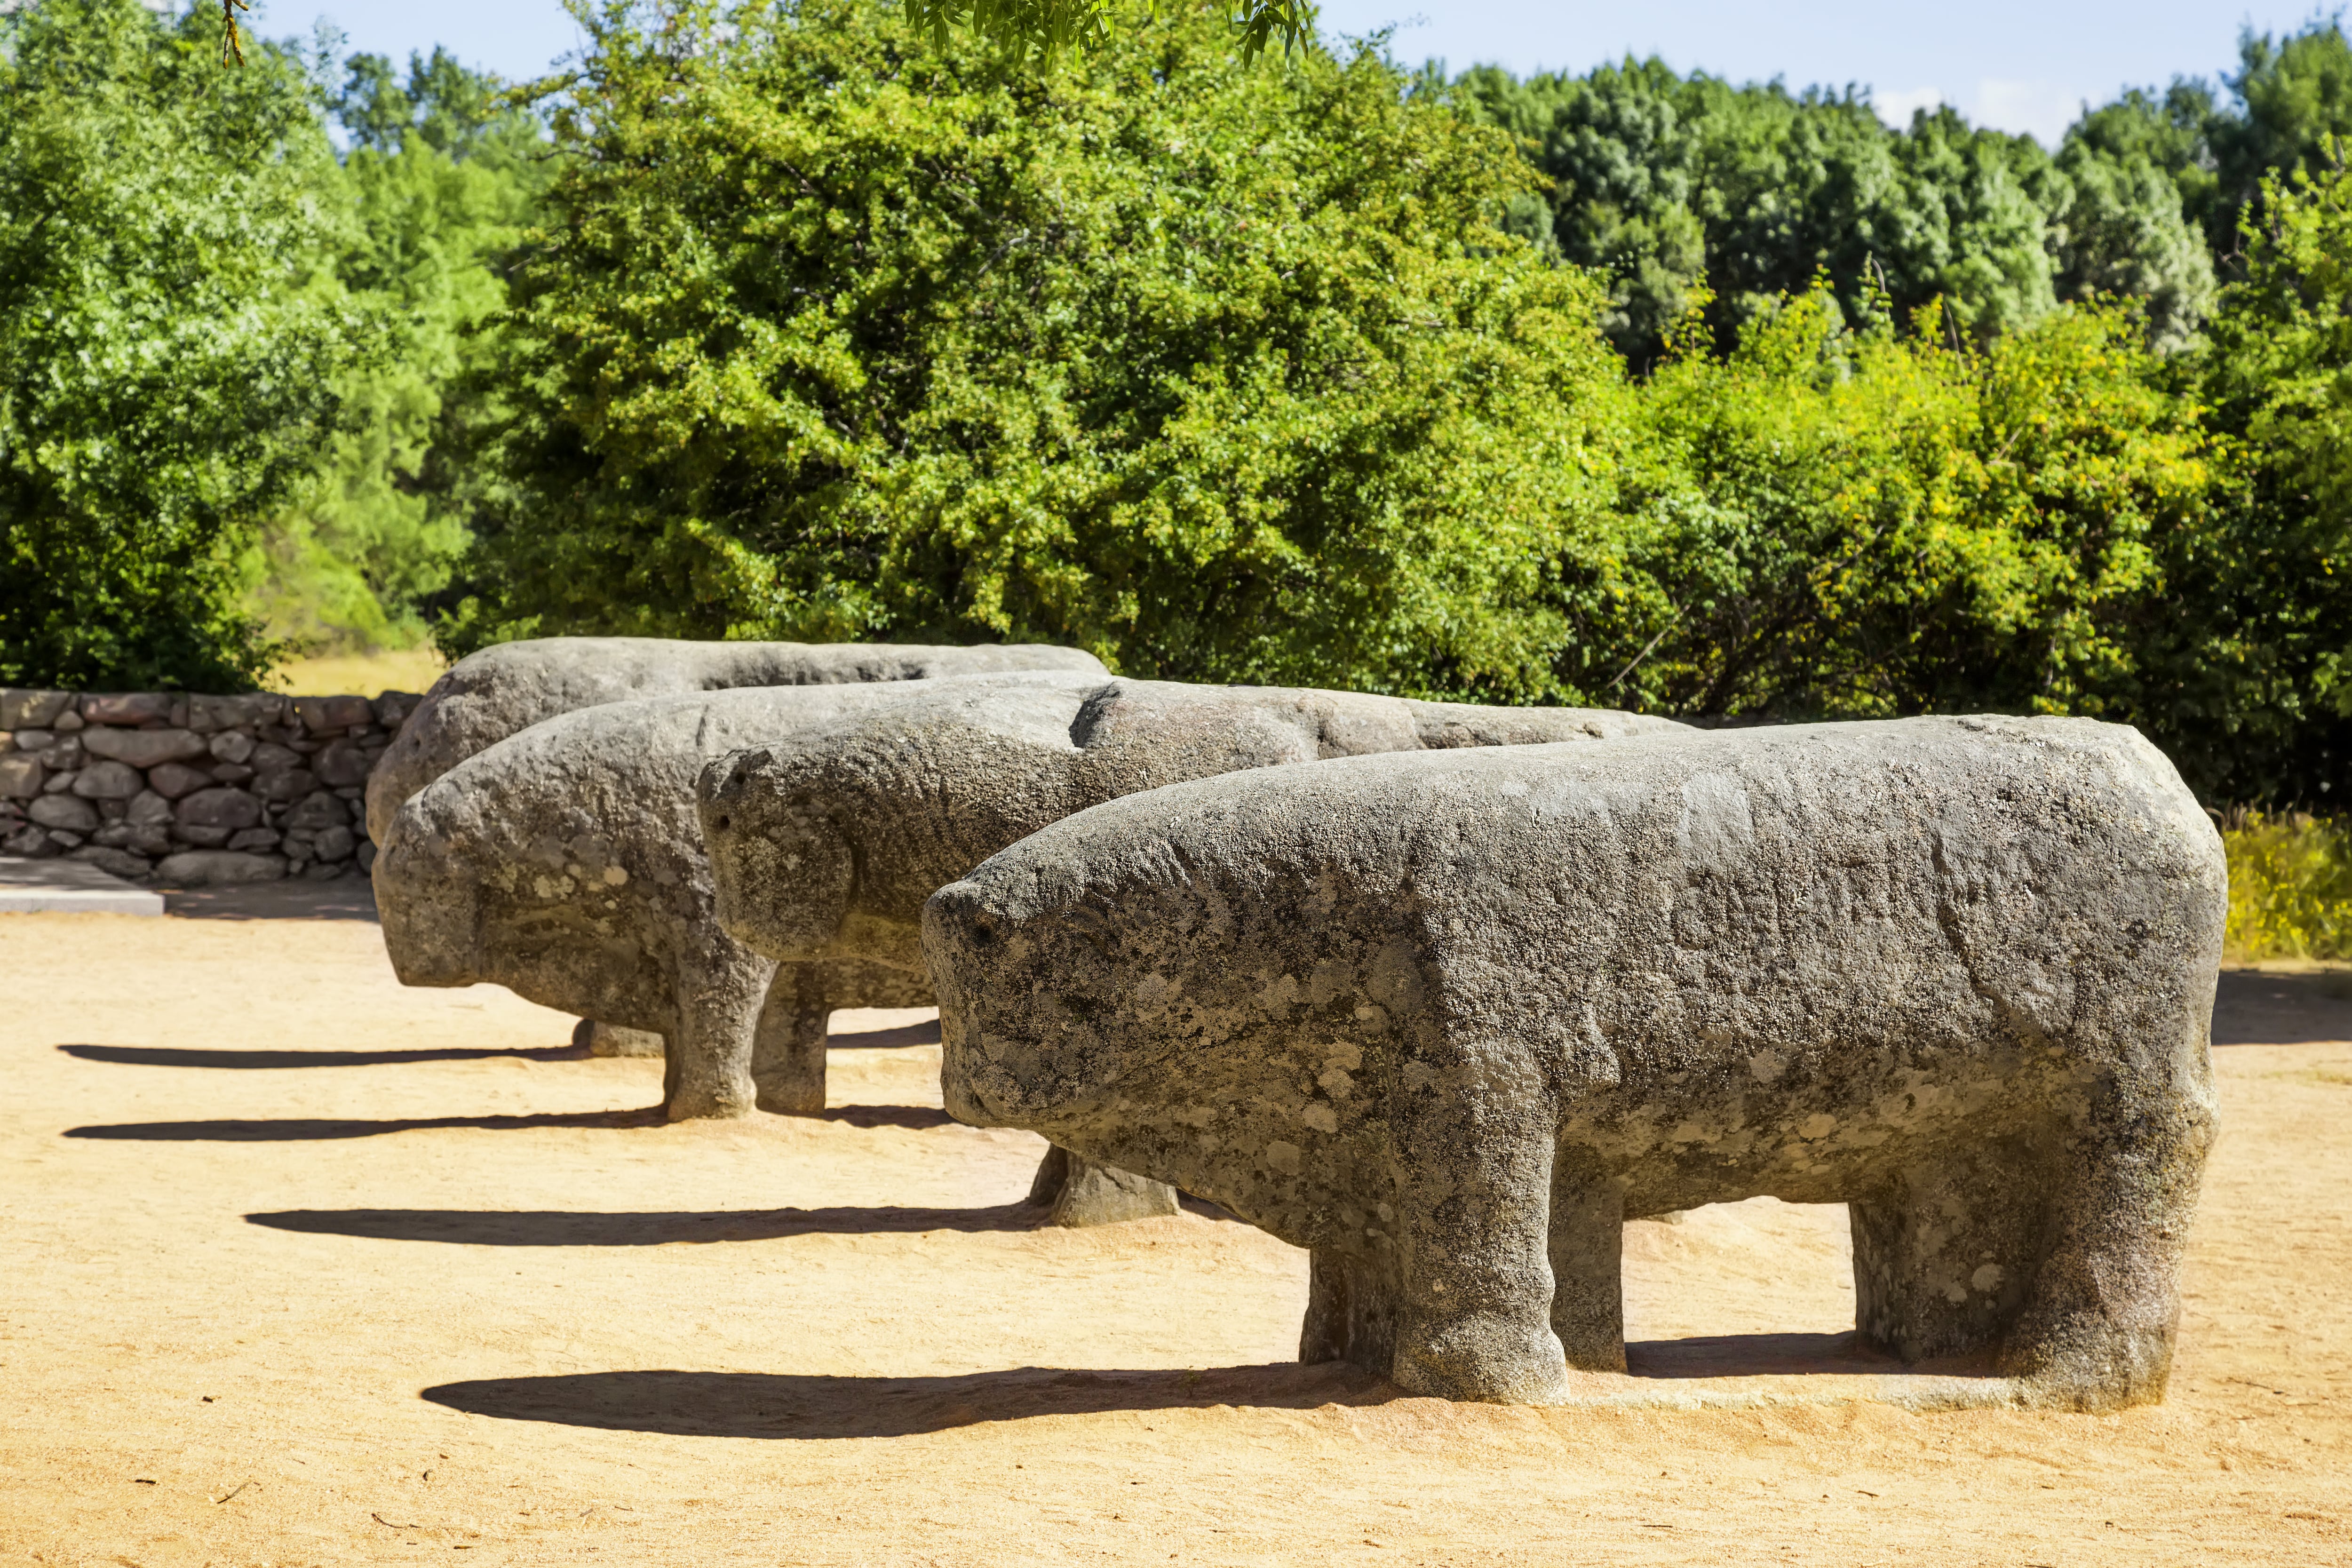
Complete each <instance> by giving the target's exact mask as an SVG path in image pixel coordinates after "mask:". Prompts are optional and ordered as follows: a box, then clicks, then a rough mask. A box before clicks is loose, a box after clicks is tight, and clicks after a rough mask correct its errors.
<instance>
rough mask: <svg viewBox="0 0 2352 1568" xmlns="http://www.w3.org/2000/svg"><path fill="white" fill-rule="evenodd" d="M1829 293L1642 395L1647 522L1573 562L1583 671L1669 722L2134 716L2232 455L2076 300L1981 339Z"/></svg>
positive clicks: (1631, 504)
mask: <svg viewBox="0 0 2352 1568" xmlns="http://www.w3.org/2000/svg"><path fill="white" fill-rule="evenodd" d="M1866 314H1867V316H1868V319H1869V320H1870V321H1872V323H1873V324H1872V325H1870V326H1869V327H1867V328H1865V329H1864V330H1861V331H1853V330H1849V329H1847V328H1845V327H1844V326H1843V324H1842V317H1843V310H1841V308H1840V307H1839V306H1838V305H1837V303H1836V301H1835V300H1834V299H1833V298H1832V295H1831V293H1830V291H1829V289H1828V287H1827V285H1826V284H1823V285H1822V286H1819V287H1817V288H1816V289H1813V290H1811V291H1810V292H1808V293H1807V294H1804V295H1801V296H1798V297H1795V298H1792V299H1788V300H1783V301H1781V302H1780V310H1778V311H1776V312H1774V313H1772V314H1770V315H1769V316H1760V317H1759V318H1758V319H1757V320H1755V321H1752V322H1751V323H1750V324H1749V325H1748V327H1747V328H1746V329H1745V330H1743V331H1742V332H1741V334H1740V340H1739V343H1738V347H1737V348H1736V349H1735V350H1734V351H1733V352H1732V353H1729V354H1728V355H1726V356H1723V357H1721V358H1717V356H1715V355H1714V354H1713V353H1711V352H1709V350H1708V347H1707V344H1708V342H1709V341H1710V334H1709V333H1708V332H1706V330H1705V329H1704V327H1703V325H1702V324H1701V321H1700V320H1699V318H1698V315H1697V313H1696V311H1694V313H1693V314H1692V316H1690V317H1689V318H1686V319H1685V323H1684V324H1683V326H1682V327H1681V328H1680V329H1678V331H1676V333H1675V335H1674V338H1673V340H1672V344H1671V347H1672V350H1673V352H1672V353H1671V354H1670V357H1669V358H1668V360H1667V361H1666V363H1664V364H1663V365H1662V366H1661V367H1660V368H1659V370H1658V371H1657V373H1656V374H1655V375H1654V376H1653V377H1652V378H1651V379H1650V381H1649V383H1648V384H1647V385H1646V386H1645V387H1644V388H1643V407H1644V420H1643V439H1642V441H1641V442H1640V443H1639V449H1640V450H1641V451H1642V452H1643V454H1644V462H1645V464H1646V467H1644V468H1628V469H1627V470H1626V471H1625V473H1624V481H1625V484H1626V490H1627V494H1626V505H1627V509H1628V511H1629V513H1630V514H1631V515H1632V516H1633V519H1634V520H1635V521H1634V526H1633V529H1632V531H1631V532H1630V533H1629V535H1628V539H1627V542H1626V544H1625V545H1624V546H1623V547H1622V549H1621V550H1619V551H1618V552H1615V553H1612V555H1610V556H1609V557H1607V558H1604V559H1601V560H1598V561H1596V560H1592V559H1590V558H1587V559H1582V560H1576V559H1571V560H1569V561H1567V562H1565V563H1564V566H1563V570H1562V572H1561V574H1560V576H1559V584H1560V588H1561V591H1562V593H1563V595H1565V598H1564V604H1565V605H1566V607H1567V609H1568V611H1569V613H1570V618H1571V621H1572V624H1573V626H1574V634H1573V635H1572V636H1571V637H1570V638H1569V639H1568V642H1567V644H1566V647H1567V650H1568V651H1567V652H1566V653H1565V654H1564V656H1563V658H1565V659H1572V660H1574V661H1575V667H1574V668H1567V667H1565V666H1564V667H1563V668H1562V669H1561V671H1560V673H1561V676H1562V684H1563V685H1565V686H1569V687H1571V688H1573V689H1576V690H1577V691H1579V692H1580V694H1581V695H1583V696H1585V697H1586V698H1588V699H1589V700H1594V701H1612V702H1616V703H1619V704H1622V705H1626V706H1633V707H1639V708H1643V709H1646V710H1654V711H1664V712H1679V713H1720V714H1731V715H1756V716H1769V717H1783V718H1814V717H1839V718H1882V717H1893V716H1896V715H1901V714H1906V713H1916V712H1928V711H1953V710H1958V711H1970V710H1988V709H1993V710H2011V711H2054V712H2075V713H2095V714H2107V715H2111V716H2114V715H2118V714H2120V713H2122V712H2123V711H2124V710H2125V708H2126V707H2127V706H2128V704H2129V703H2130V701H2131V700H2132V699H2133V696H2134V694H2135V692H2136V690H2137V688H2136V687H2135V686H2134V684H2133V677H2134V670H2135V668H2136V667H2135V664H2134V658H2135V645H2134V642H2133V634H2134V631H2135V629H2136V628H2137V626H2138V625H2139V624H2140V622H2141V619H2142V618H2143V617H2144V616H2145V615H2146V614H2147V611H2148V609H2149V606H2151V605H2154V604H2155V603H2157V602H2158V600H2159V599H2160V597H2161V595H2162V592H2163V587H2164V584H2163V581H2162V577H2161V574H2160V573H2159V572H2158V569H2157V564H2156V556H2155V551H2156V547H2157V545H2158V543H2159V542H2162V541H2165V540H2168V539H2170V538H2171V537H2172V536H2173V535H2175V534H2177V533H2179V531H2183V530H2185V529H2191V528H2194V527H2197V526H2199V525H2200V520H2201V519H2203V518H2204V516H2205V515H2206V510H2207V501H2208V495H2209V492H2210V489H2211V485H2212V476H2211V458H2210V452H2209V450H2208V447H2209V442H2208V438H2207V437H2206V435H2205V433H2204V432H2203V431H2202V430H2201V429H2200V427H2199V426H2198V424H2197V421H2196V418H2195V416H2194V407H2193V405H2191V404H2188V403H2185V402H2184V401H2182V400H2180V399H2178V398H2176V397H2174V396H2172V395H2170V393H2169V390H2168V387H2167V385H2166V384H2165V382H2164V380H2163V376H2164V374H2165V372H2164V369H2163V365H2162V363H2161V362H2160V361H2158V359H2156V358H2155V357H2154V356H2153V355H2152V354H2151V353H2149V351H2147V348H2146V347H2145V346H2144V345H2143V343H2142V342H2141V339H2140V332H2139V329H2138V324H2137V321H2135V320H2134V319H2133V318H2132V317H2131V316H2130V315H2129V314H2128V313H2126V312H2125V311H2123V310H2117V309H2116V308H2113V307H2079V306H2078V307H2069V308H2064V309H2061V310H2054V311H2053V312H2051V313H2050V314H2048V315H2046V316H2044V317H2043V318H2042V319H2041V320H2040V321H2036V322H2034V323H2033V324H2032V325H2031V326H2027V327H2023V328H2020V329H2018V330H2016V331H2011V332H2008V333H2005V334H2003V335H2002V336H2001V337H2000V339H1998V340H1997V341H1996V342H1994V343H1992V344H1991V345H1990V347H1989V348H1985V349H1981V350H1980V349H1978V348H1975V347H1973V346H1970V345H1969V344H1967V343H1966V342H1965V341H1961V342H1960V343H1959V345H1958V346H1957V347H1955V346H1953V343H1954V340H1953V339H1952V338H1951V337H1950V336H1949V334H1948V333H1947V332H1946V331H1945V330H1944V326H1943V323H1942V321H1940V320H1939V319H1938V316H1937V310H1935V308H1933V307H1929V308H1928V309H1927V310H1924V311H1922V312H1921V313H1920V315H1919V317H1918V319H1917V320H1916V323H1915V328H1914V330H1913V331H1909V332H1897V331H1895V328H1894V327H1893V325H1892V323H1891V321H1890V315H1891V312H1890V311H1888V310H1886V309H1885V306H1884V305H1883V304H1872V305H1871V307H1870V308H1869V309H1868V310H1866Z"/></svg>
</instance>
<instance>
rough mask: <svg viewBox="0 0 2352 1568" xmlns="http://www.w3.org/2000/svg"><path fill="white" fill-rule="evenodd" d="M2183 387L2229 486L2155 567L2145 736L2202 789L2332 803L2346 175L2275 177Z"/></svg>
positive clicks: (2347, 629) (2339, 692) (2350, 538)
mask: <svg viewBox="0 0 2352 1568" xmlns="http://www.w3.org/2000/svg"><path fill="white" fill-rule="evenodd" d="M2257 195H2258V199H2257V200H2256V201H2255V202H2254V203H2252V204H2251V205H2250V206H2249V209H2248V215H2247V220H2246V226H2245V229H2244V230H2243V233H2242V244H2243V250H2244V255H2245V275H2244V277H2243V278H2242V279H2240V280H2238V281H2236V282H2234V283H2232V284H2231V285H2230V286H2229V287H2228V288H2227V289H2224V291H2223V293H2222V297H2221V308H2220V310H2218V312H2217V313H2216V314H2215V316H2214V319H2213V321H2211V323H2210V325H2209V326H2208V328H2207V332H2208V336H2209V338H2210V345H2209V347H2208V349H2207V351H2206V353H2204V354H2202V355H2201V356H2200V359H2199V361H2198V363H2196V365H2195V366H2194V367H2193V370H2194V373H2195V374H2194V379H2191V380H2188V381H2186V382H2185V384H2184V385H2183V387H2182V393H2183V395H2184V398H2188V397H2193V396H2197V395H2202V397H2203V398H2204V399H2205V400H2207V402H2208V404H2209V406H2210V412H2209V413H2208V414H2207V418H2208V420H2209V422H2210V424H2211V425H2212V426H2214V427H2215V428H2216V429H2217V430H2218V431H2220V432H2221V433H2222V434H2223V435H2224V437H2226V438H2228V439H2229V440H2230V441H2231V443H2232V448H2231V449H2232V452H2233V457H2234V461H2233V463H2232V473H2233V477H2234V485H2233V493H2232V495H2231V498H2230V504H2229V509H2228V510H2227V511H2226V512H2225V513H2224V514H2223V515H2222V516H2221V517H2220V518H2219V519H2217V521H2216V523H2215V525H2214V526H2212V527H2210V528H2208V529H2205V530H2201V531H2197V532H2194V533H2192V534H2189V535H2188V536H2185V537H2183V538H2182V539H2181V540H2179V542H2177V545H2176V547H2175V549H2174V551H2173V552H2172V556H2171V559H2169V560H2168V562H2167V563H2166V570H2167V573H2168V576H2169V578H2170V579H2171V580H2172V582H2173V583H2174V584H2176V593H2175V595H2174V598H2173V600H2172V602H2171V603H2170V604H2169V605H2167V606H2166V613H2165V614H2164V615H2163V616H2160V617H2159V618H2158V619H2156V620H2155V621H2154V622H2152V623H2151V625H2150V626H2149V628H2148V634H2147V642H2148V644H2149V652H2148V654H2147V658H2146V660H2145V662H2146V663H2147V667H2148V670H2149V674H2148V685H2149V691H2148V695H2147V697H2146V698H2145V699H2144V700H2143V702H2142V709H2143V710H2144V712H2145V713H2146V714H2147V718H2146V719H2145V721H2144V723H2145V725H2146V727H2147V728H2148V730H2149V731H2150V733H2151V734H2152V735H2154V736H2156V738H2157V739H2158V741H2159V742H2160V743H2162V744H2165V745H2166V746H2167V747H2168V749H2171V750H2173V751H2174V752H2175V754H2176V755H2177V756H2180V757H2184V758H2187V759H2189V763H2186V764H2184V766H2185V771H2187V772H2188V773H2189V780H2190V782H2191V784H2194V785H2196V786H2197V787H2198V788H2199V789H2200V792H2202V793H2203V794H2205V795H2206V796H2207V798H2209V799H2217V800H2225V801H2231V802H2241V803H2249V804H2254V805H2303V806H2307V807H2308V806H2319V805H2335V806H2339V807H2340V805H2341V804H2342V797H2343V794H2344V791H2345V788H2346V784H2345V775H2344V763H2345V760H2346V758H2347V756H2352V173H2347V171H2346V170H2345V169H2344V168H2342V167H2340V166H2338V167H2331V168H2324V169H2323V170H2322V171H2321V172H2319V173H2317V174H2314V173H2312V172H2311V171H2309V170H2308V169H2297V170H2295V171H2294V172H2293V173H2292V174H2286V175H2273V176H2272V177H2271V179H2270V180H2269V181H2268V182H2266V184H2265V185H2264V187H2263V189H2262V190H2261V191H2260V192H2259V193H2257Z"/></svg>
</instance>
